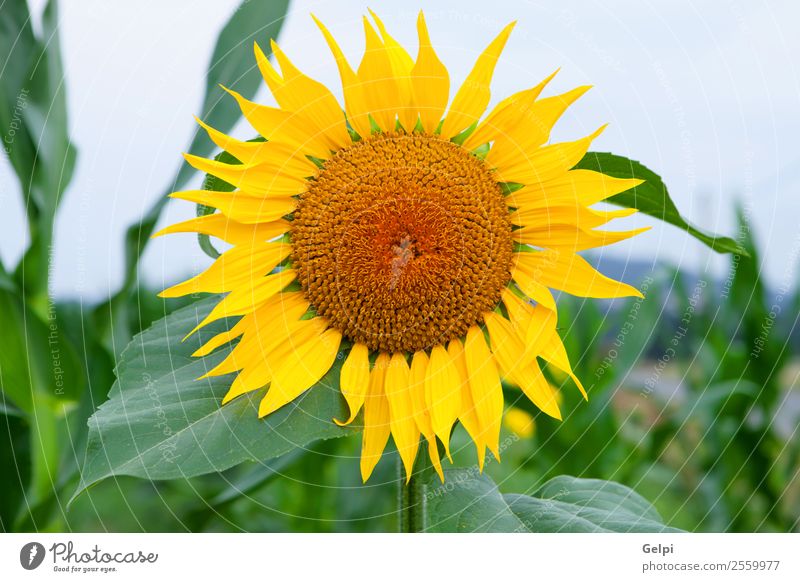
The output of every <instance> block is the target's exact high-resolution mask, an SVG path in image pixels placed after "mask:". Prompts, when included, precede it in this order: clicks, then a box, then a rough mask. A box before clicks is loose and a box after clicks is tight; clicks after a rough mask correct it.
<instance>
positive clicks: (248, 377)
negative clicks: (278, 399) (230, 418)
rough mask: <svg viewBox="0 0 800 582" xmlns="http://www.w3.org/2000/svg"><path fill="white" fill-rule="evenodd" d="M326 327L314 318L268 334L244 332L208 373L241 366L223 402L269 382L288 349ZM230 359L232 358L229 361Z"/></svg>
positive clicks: (311, 337) (301, 343)
mask: <svg viewBox="0 0 800 582" xmlns="http://www.w3.org/2000/svg"><path fill="white" fill-rule="evenodd" d="M325 327H326V323H325V321H324V320H323V319H322V318H315V319H311V320H303V321H295V322H291V323H287V324H286V325H285V326H284V328H282V329H280V331H276V330H274V329H271V330H270V333H269V336H267V335H266V334H265V332H264V331H259V332H256V333H253V334H251V335H245V336H244V337H243V338H242V339H241V340H240V341H239V343H238V344H237V345H236V348H235V349H234V351H233V352H231V354H230V356H229V357H228V358H226V360H225V361H223V362H222V364H221V365H220V366H217V368H214V370H212V371H211V372H209V373H208V374H206V376H219V375H221V374H222V373H224V371H223V370H222V369H221V368H223V367H228V368H230V367H234V368H236V369H239V370H241V372H239V374H238V375H237V376H236V378H235V379H234V381H233V383H232V384H231V387H230V389H229V390H228V393H227V394H226V395H225V398H223V400H222V404H225V403H227V402H229V401H231V400H233V399H234V398H236V397H238V396H241V395H242V394H246V393H248V392H252V391H254V390H258V389H260V388H263V387H264V386H266V385H267V384H269V383H270V382H271V381H272V378H273V375H274V372H275V370H276V369H277V368H278V367H279V365H280V362H283V361H284V359H285V358H286V357H287V356H288V354H289V352H290V351H291V350H292V349H294V347H295V346H298V345H303V344H305V343H306V342H310V341H313V340H314V339H315V338H317V337H319V335H320V334H322V332H323V331H324V330H325ZM228 360H230V361H231V362H230V363H228ZM262 402H263V399H262Z"/></svg>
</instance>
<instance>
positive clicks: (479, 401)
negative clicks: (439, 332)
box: [464, 325, 503, 460]
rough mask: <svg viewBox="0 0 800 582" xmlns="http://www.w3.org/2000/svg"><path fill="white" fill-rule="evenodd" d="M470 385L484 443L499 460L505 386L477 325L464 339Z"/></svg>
mask: <svg viewBox="0 0 800 582" xmlns="http://www.w3.org/2000/svg"><path fill="white" fill-rule="evenodd" d="M464 357H465V360H466V365H467V374H468V378H469V386H470V390H471V391H472V401H473V403H474V405H475V414H476V415H477V417H478V425H479V426H480V427H481V432H482V433H483V435H484V437H483V438H484V442H485V443H486V445H487V446H488V447H489V450H491V451H492V453H493V454H494V456H495V458H496V459H498V460H499V459H500V449H499V443H500V424H501V419H502V417H503V387H502V385H501V383H500V374H499V373H498V372H497V366H496V365H495V362H494V358H492V354H491V352H490V351H489V347H488V346H487V345H486V340H485V339H484V337H483V332H482V331H481V329H480V328H479V327H478V326H475V325H474V326H472V327H471V328H470V329H469V330H468V331H467V338H466V341H465V342H464Z"/></svg>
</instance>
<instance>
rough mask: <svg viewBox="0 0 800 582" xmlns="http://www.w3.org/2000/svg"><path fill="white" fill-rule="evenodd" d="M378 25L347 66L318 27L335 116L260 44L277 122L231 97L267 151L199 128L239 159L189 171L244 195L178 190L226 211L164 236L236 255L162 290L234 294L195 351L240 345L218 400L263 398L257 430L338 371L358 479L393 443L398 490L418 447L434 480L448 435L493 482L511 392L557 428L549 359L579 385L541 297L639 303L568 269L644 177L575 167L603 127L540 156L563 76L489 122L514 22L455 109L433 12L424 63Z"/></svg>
mask: <svg viewBox="0 0 800 582" xmlns="http://www.w3.org/2000/svg"><path fill="white" fill-rule="evenodd" d="M372 16H373V18H374V21H375V26H373V25H372V24H371V23H370V21H369V20H368V19H366V18H365V19H364V30H365V32H366V50H365V52H364V56H363V58H362V60H361V63H360V64H359V66H358V69H356V70H354V69H353V68H352V66H351V65H350V64H349V63H348V61H347V60H346V58H345V57H344V55H343V54H342V51H341V50H340V49H339V46H338V45H337V43H336V41H335V40H334V38H333V37H332V36H331V34H330V33H329V32H328V30H327V29H326V28H325V27H324V26H323V25H322V23H320V22H318V21H317V24H318V26H319V28H320V29H321V31H322V34H323V35H324V37H325V39H326V41H327V43H328V45H329V46H330V49H331V51H332V52H333V56H334V58H335V61H336V64H337V66H338V69H339V73H340V76H341V79H342V88H343V93H344V102H345V103H344V105H345V106H344V111H342V108H341V106H340V104H339V103H338V102H337V99H336V98H335V97H334V95H333V94H332V93H331V92H330V91H329V90H328V89H327V88H326V87H325V86H323V85H322V84H320V83H318V82H317V81H315V80H313V79H311V78H309V77H307V76H306V75H304V74H303V73H302V72H301V71H299V70H298V69H297V68H295V66H294V65H293V64H292V62H291V61H290V60H289V58H288V57H287V56H286V54H284V52H283V51H282V50H281V49H280V48H279V47H278V45H277V44H275V43H274V42H273V43H272V52H273V54H274V56H275V59H276V61H277V64H278V66H279V70H278V68H276V67H274V66H273V64H272V63H271V62H270V61H269V60H268V59H267V57H266V56H265V54H264V53H263V52H262V51H261V49H260V48H259V47H258V46H256V47H255V57H256V62H257V64H258V67H259V69H260V71H261V73H262V75H263V77H264V80H265V81H266V84H267V86H268V87H269V89H270V90H271V92H272V94H273V96H274V97H275V99H276V101H277V103H278V105H279V106H278V107H268V106H264V105H259V104H256V103H253V102H251V101H249V100H247V99H245V98H244V97H242V96H241V95H239V94H237V93H236V92H234V91H229V93H230V94H231V95H232V96H233V97H234V98H235V99H236V100H237V101H238V103H239V106H240V107H241V110H242V113H243V115H244V117H245V118H246V119H247V120H248V121H249V123H250V124H251V125H252V126H253V128H254V129H255V130H256V131H257V132H258V133H259V134H260V135H261V136H262V137H263V138H265V140H267V141H260V142H259V141H254V142H243V141H240V140H237V139H234V138H232V137H229V136H227V135H224V134H222V133H220V132H218V131H216V130H214V129H213V128H211V127H208V126H206V125H205V124H203V123H202V122H200V124H201V125H203V127H204V128H205V129H206V131H207V132H208V134H209V136H210V137H211V139H212V140H213V141H214V142H215V143H216V145H217V146H219V147H220V148H221V149H223V150H225V151H227V152H229V153H230V154H231V155H233V156H234V157H235V158H237V159H238V160H239V161H240V162H241V164H227V163H222V162H219V161H213V160H207V159H203V158H199V157H195V156H191V155H186V159H187V160H188V162H189V163H190V164H191V165H192V166H194V167H195V168H196V169H198V170H200V171H203V172H207V173H210V174H212V175H214V176H217V177H219V178H221V179H222V180H225V181H226V182H229V183H230V184H233V185H234V186H235V187H236V190H235V191H234V192H214V191H190V192H178V193H175V194H172V196H173V197H176V198H180V199H183V200H188V201H191V202H195V203H199V204H205V205H208V206H211V207H213V208H216V209H217V210H218V212H217V213H215V214H212V215H209V216H203V217H200V218H196V219H193V220H189V221H187V222H183V223H181V224H177V225H174V226H171V227H169V228H167V229H165V230H164V231H162V232H161V233H159V234H164V233H173V232H200V233H204V234H208V235H211V236H214V237H218V238H220V239H222V240H224V241H225V242H227V243H230V244H231V245H232V247H231V248H230V249H229V250H228V251H226V252H225V253H223V254H222V255H221V256H220V257H219V258H218V259H217V260H216V261H215V262H214V263H213V264H212V265H211V266H210V267H209V268H208V269H207V270H206V271H205V272H203V273H201V274H199V275H197V276H195V277H193V278H191V279H189V280H188V281H186V282H183V283H180V284H179V285H175V286H174V287H170V288H169V289H167V290H165V291H164V292H163V293H162V296H164V297H177V296H182V295H187V294H191V293H197V292H206V293H221V294H225V296H224V298H223V299H222V300H221V301H220V302H219V303H218V304H217V306H216V307H215V308H214V310H213V311H212V312H211V314H210V315H209V316H208V317H207V318H206V319H205V321H203V322H202V323H201V325H200V326H198V327H201V326H202V325H205V324H207V323H209V322H211V321H214V320H217V319H220V318H223V317H229V316H240V319H239V321H238V322H237V323H236V325H234V326H233V328H232V329H230V330H229V331H227V332H225V333H222V334H220V335H218V336H216V337H214V338H213V339H212V340H210V341H209V342H208V343H207V344H206V345H205V346H203V348H201V349H200V350H198V351H197V352H196V354H195V355H197V356H202V355H205V354H207V353H210V352H211V351H212V350H214V349H215V348H216V347H218V346H220V345H222V344H225V343H227V342H229V341H231V340H233V339H236V338H239V341H238V343H237V344H236V346H235V347H234V349H233V350H232V352H231V353H230V355H229V356H228V357H227V358H226V359H225V360H224V361H223V362H222V363H221V364H219V365H218V366H217V367H216V368H214V369H213V370H212V371H211V372H209V375H221V374H229V373H232V372H237V373H238V375H237V376H236V379H235V380H234V381H233V384H232V385H231V387H230V391H229V392H228V394H227V395H226V396H225V398H224V400H223V404H224V403H226V402H229V401H230V400H232V399H233V398H236V397H237V396H240V395H242V394H245V393H247V392H251V391H253V390H266V392H265V395H264V397H263V399H262V400H261V404H260V408H259V415H260V416H262V417H263V416H265V415H268V414H270V413H272V412H273V411H275V410H277V409H279V408H281V407H282V406H286V405H287V404H288V403H290V402H292V401H293V400H294V399H295V398H297V397H298V396H300V395H301V394H302V393H303V392H305V391H306V390H308V389H309V388H311V387H312V386H314V385H315V384H316V383H317V382H318V381H319V380H320V379H321V378H322V377H323V375H325V374H326V373H327V372H328V371H329V370H330V368H331V367H332V365H333V364H334V362H335V360H336V359H337V356H338V357H344V358H345V361H344V363H343V365H342V368H341V374H340V385H341V390H342V394H343V395H344V398H345V399H346V401H347V404H348V406H349V411H350V415H349V418H347V419H344V420H342V421H340V424H348V423H350V422H352V421H353V420H354V418H355V417H356V415H357V413H358V412H359V411H360V410H361V409H362V408H363V409H364V414H363V422H364V434H363V445H362V454H361V473H362V476H363V478H364V480H366V479H367V478H368V477H369V476H370V474H371V473H372V470H373V468H374V467H375V465H376V464H377V462H378V460H379V459H380V457H381V455H382V453H383V450H384V448H385V446H386V444H387V442H388V439H389V436H390V435H391V436H392V437H393V439H394V442H395V444H396V446H397V448H398V450H399V452H400V456H401V457H402V460H403V463H404V465H405V468H406V473H407V474H408V475H410V474H411V471H412V467H413V464H414V459H415V457H416V454H417V448H418V445H419V440H420V435H422V436H424V437H425V439H426V440H427V443H428V452H429V455H430V458H431V460H432V462H433V464H434V466H435V468H436V469H437V471H438V472H439V474H440V476H441V474H442V471H441V462H440V458H439V449H438V446H437V440H438V441H440V442H441V443H442V444H443V446H444V449H445V451H446V453H447V455H448V456H449V455H450V451H449V440H450V432H451V430H452V428H453V426H454V424H455V423H456V421H460V422H461V424H462V425H463V426H464V428H465V429H466V430H467V432H468V433H469V435H470V437H471V438H472V440H473V441H474V442H475V445H476V447H477V451H478V459H479V463H480V465H481V466H482V465H483V460H484V456H485V450H486V448H488V449H489V450H490V451H492V452H493V453H494V455H495V456H496V457H498V458H499V451H498V441H499V434H500V426H501V421H502V415H503V393H502V388H501V379H502V380H504V381H506V382H507V383H509V384H511V385H514V386H518V387H519V388H520V389H521V390H522V391H523V392H524V394H525V395H526V396H527V397H528V398H530V400H531V401H533V403H534V404H535V405H536V406H538V407H539V408H540V409H541V410H542V411H544V412H545V413H547V414H548V415H550V416H552V417H554V418H558V419H560V412H559V408H558V403H557V397H556V392H555V390H554V388H553V387H551V386H550V385H549V384H548V382H547V381H546V380H545V377H544V376H543V374H542V372H541V370H540V368H539V363H538V361H537V358H542V359H543V360H545V361H547V362H549V363H550V364H552V365H553V366H555V367H557V368H560V369H561V370H563V371H564V372H566V373H567V374H569V375H570V376H573V378H574V374H572V369H571V367H570V363H569V360H568V358H567V354H566V352H565V350H564V346H563V344H562V343H561V339H560V338H559V336H558V333H557V331H556V304H555V301H554V300H553V296H552V294H551V291H550V289H556V290H562V291H565V292H567V293H570V294H574V295H579V296H582V297H600V298H602V297H606V298H610V297H621V296H629V295H637V296H638V295H639V293H638V291H637V290H636V289H634V288H632V287H630V286H628V285H626V284H624V283H620V282H617V281H613V280H611V279H609V278H607V277H605V276H603V275H601V274H600V273H598V272H597V271H595V269H594V268H592V267H591V266H590V265H589V263H587V262H586V261H585V260H584V259H582V258H581V257H580V256H578V255H577V254H576V253H577V252H578V251H582V250H585V249H591V248H595V247H599V246H602V245H606V244H610V243H613V242H617V241H620V240H623V239H626V238H629V237H631V236H633V235H635V234H637V233H638V232H640V231H638V230H635V231H628V232H607V231H602V230H596V228H597V227H599V226H601V225H604V224H606V223H608V222H609V221H610V220H611V219H613V218H616V217H619V216H626V215H628V214H631V213H632V211H631V210H618V211H600V210H594V209H591V208H590V206H592V205H593V204H595V203H597V202H600V201H602V200H604V199H606V198H608V197H609V196H612V195H614V194H617V193H619V192H622V191H625V190H628V189H629V188H632V187H634V186H636V185H637V184H638V183H639V181H638V180H623V179H617V178H612V177H610V176H606V175H603V174H600V173H597V172H592V171H588V170H572V168H573V166H574V165H575V164H576V163H577V162H578V161H579V160H580V159H581V158H582V157H583V156H584V154H585V153H586V151H587V148H588V147H589V144H590V143H591V141H592V140H593V139H594V138H595V137H596V136H597V135H599V133H600V131H602V128H601V129H599V130H597V131H596V132H594V133H592V134H591V135H589V136H587V137H584V138H581V139H578V140H576V141H572V142H566V143H557V144H548V140H549V135H550V130H551V128H552V126H553V125H554V124H555V122H556V121H557V120H558V118H559V117H560V116H561V115H562V113H563V112H564V111H565V110H566V108H567V107H568V106H569V105H570V104H571V103H572V102H574V101H575V100H576V99H577V98H578V97H580V96H581V95H582V94H583V93H584V92H585V91H586V90H587V87H580V88H578V89H574V90H572V91H569V92H567V93H564V94H562V95H557V96H554V97H547V98H539V95H540V93H541V92H542V90H543V89H544V87H545V85H546V84H547V83H548V82H549V81H550V80H551V79H552V77H553V75H551V76H550V77H548V78H547V79H545V80H544V81H543V82H541V83H539V84H538V85H536V86H535V87H532V88H530V89H526V90H524V91H520V92H519V93H516V94H514V95H512V96H510V97H508V98H507V99H505V100H503V101H501V102H500V103H499V104H498V105H497V106H496V107H494V109H492V110H491V112H490V113H489V114H488V115H485V116H484V113H485V110H486V107H487V105H488V103H489V100H490V92H489V85H490V81H491V78H492V74H493V71H494V68H495V65H496V63H497V60H498V58H499V56H500V53H501V51H502V49H503V47H504V45H505V44H506V41H507V39H508V37H509V34H510V33H511V29H512V28H513V24H510V25H509V26H507V27H506V28H505V29H503V30H502V32H501V33H500V34H499V35H498V36H497V38H495V39H494V40H493V41H492V42H491V43H490V44H489V46H488V47H487V48H486V49H485V50H484V51H483V52H482V53H481V55H480V56H479V57H478V59H477V62H476V63H475V66H474V67H473V68H472V71H471V72H470V73H469V75H468V76H467V78H466V79H465V80H464V82H463V83H462V84H461V86H460V88H459V89H458V90H457V91H456V93H455V97H454V98H453V100H452V101H451V102H450V103H449V107H448V100H449V95H450V77H449V74H448V71H447V69H446V68H445V66H444V65H443V64H442V62H441V61H440V60H439V58H438V57H437V56H436V52H435V51H434V49H433V46H432V45H431V41H430V38H429V35H428V30H427V27H426V24H425V19H424V17H423V15H422V14H420V15H419V19H418V21H417V31H418V34H419V49H418V52H417V55H416V59H414V58H412V57H411V56H410V54H409V53H408V52H406V50H405V49H404V48H403V47H402V46H400V44H398V42H397V41H396V40H395V39H394V38H393V37H392V36H390V35H389V33H388V32H387V31H386V28H385V26H384V24H383V23H382V22H381V21H380V20H379V19H378V18H377V17H376V16H375V15H374V14H373V15H372ZM534 303H535V304H534ZM340 352H341V356H340ZM575 382H576V384H577V385H578V387H579V388H580V389H581V391H582V392H583V387H582V386H581V385H580V382H579V381H578V379H577V378H575ZM584 396H585V392H584Z"/></svg>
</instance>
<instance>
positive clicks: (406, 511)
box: [398, 452, 433, 533]
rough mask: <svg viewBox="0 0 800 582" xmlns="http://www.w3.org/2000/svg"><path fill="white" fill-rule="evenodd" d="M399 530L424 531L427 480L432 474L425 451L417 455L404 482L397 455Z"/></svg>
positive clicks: (403, 472)
mask: <svg viewBox="0 0 800 582" xmlns="http://www.w3.org/2000/svg"><path fill="white" fill-rule="evenodd" d="M398 474H399V486H400V490H399V495H398V501H399V505H400V531H401V532H402V533H419V532H424V531H425V529H426V527H427V523H426V490H427V485H426V484H427V482H428V480H429V479H430V477H431V475H432V474H433V466H432V465H431V462H430V459H429V458H428V455H427V454H426V453H425V452H421V453H420V454H419V455H417V461H416V463H415V465H414V471H413V472H412V473H411V478H410V479H409V480H408V483H406V471H405V468H404V467H403V463H402V461H401V460H400V459H399V457H398Z"/></svg>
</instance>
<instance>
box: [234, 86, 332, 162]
mask: <svg viewBox="0 0 800 582" xmlns="http://www.w3.org/2000/svg"><path fill="white" fill-rule="evenodd" d="M223 89H224V90H225V91H227V92H228V93H229V94H230V95H231V96H232V97H233V98H234V99H236V102H237V103H238V104H239V109H241V110H242V115H243V116H244V118H245V119H247V121H248V123H250V125H251V126H252V127H253V129H255V130H256V131H257V132H258V133H259V134H260V135H261V136H263V137H264V138H266V139H267V140H269V142H278V143H280V144H282V145H284V146H286V147H288V148H290V149H292V150H294V151H297V152H298V154H300V153H303V154H307V155H312V156H316V157H318V158H321V159H327V158H328V157H329V156H330V149H329V147H328V142H327V141H326V140H325V139H323V136H322V135H321V134H318V133H317V130H316V129H315V128H314V127H313V126H311V125H310V124H309V123H307V122H306V120H305V118H303V117H302V116H300V115H298V114H297V113H296V112H293V111H285V110H283V109H280V108H278V107H269V106H267V105H260V104H258V103H254V102H252V101H250V100H249V99H246V98H245V97H244V96H242V95H241V94H239V93H237V92H236V91H233V90H231V89H227V88H225V87H223Z"/></svg>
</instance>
